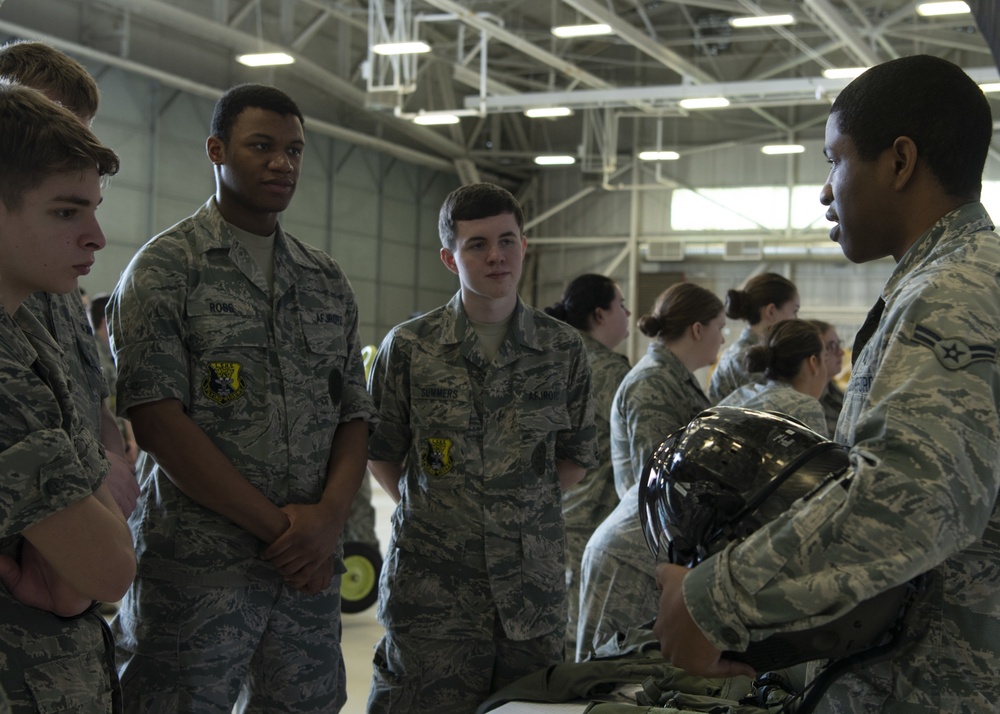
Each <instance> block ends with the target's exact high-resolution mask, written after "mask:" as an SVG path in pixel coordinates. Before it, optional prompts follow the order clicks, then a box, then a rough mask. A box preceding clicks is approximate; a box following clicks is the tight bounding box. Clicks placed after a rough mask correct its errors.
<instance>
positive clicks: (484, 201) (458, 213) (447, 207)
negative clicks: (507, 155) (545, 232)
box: [438, 183, 524, 250]
mask: <svg viewBox="0 0 1000 714" xmlns="http://www.w3.org/2000/svg"><path fill="white" fill-rule="evenodd" d="M503 213H510V214H513V216H514V220H515V221H517V230H518V233H524V211H522V210H521V204H519V203H518V202H517V199H516V198H514V196H513V194H511V192H510V191H508V190H507V189H505V188H501V187H500V186H497V185H496V184H492V183H470V184H468V185H466V186H462V187H460V188H456V189H455V190H454V191H452V192H451V193H449V194H448V196H447V197H446V198H445V199H444V203H443V204H441V212H440V213H439V214H438V234H439V235H440V236H441V245H443V246H444V247H445V248H447V249H448V250H455V223H456V222H457V221H475V220H478V219H480V218H492V217H493V216H499V215H501V214H503Z"/></svg>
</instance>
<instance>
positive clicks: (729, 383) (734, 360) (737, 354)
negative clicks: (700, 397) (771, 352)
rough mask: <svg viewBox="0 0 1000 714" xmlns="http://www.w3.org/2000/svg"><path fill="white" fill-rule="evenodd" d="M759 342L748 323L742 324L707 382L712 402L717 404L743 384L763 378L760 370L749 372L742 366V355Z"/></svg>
mask: <svg viewBox="0 0 1000 714" xmlns="http://www.w3.org/2000/svg"><path fill="white" fill-rule="evenodd" d="M760 343H761V339H760V337H758V336H757V333H756V332H754V331H753V330H751V329H750V326H749V325H746V326H744V328H743V332H741V333H740V336H739V339H737V340H736V342H734V343H733V344H731V345H730V346H729V349H727V350H726V351H725V352H723V353H722V356H721V357H719V363H718V364H717V365H715V370H714V371H713V372H712V378H711V380H709V383H708V398H709V399H710V400H711V402H712V404H717V403H718V402H719V400H720V399H722V398H723V397H726V396H728V395H729V394H731V393H732V392H734V391H736V389H737V388H739V387H742V386H743V385H744V384H749V383H751V382H756V381H758V380H760V379H761V378H763V376H764V375H763V374H762V373H760V372H754V373H750V372H747V371H746V370H745V369H744V368H743V355H744V354H745V353H746V351H747V350H748V349H750V348H751V347H753V346H754V345H759V344H760Z"/></svg>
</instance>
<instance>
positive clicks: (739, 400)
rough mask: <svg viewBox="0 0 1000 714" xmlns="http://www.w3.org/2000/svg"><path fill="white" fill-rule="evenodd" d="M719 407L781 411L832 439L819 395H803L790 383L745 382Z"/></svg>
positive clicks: (770, 381) (771, 380)
mask: <svg viewBox="0 0 1000 714" xmlns="http://www.w3.org/2000/svg"><path fill="white" fill-rule="evenodd" d="M718 406H720V407H746V408H747V409H759V410H760V411H764V412H777V413H778V414H784V415H785V416H790V417H792V418H793V419H797V420H798V421H800V422H802V423H803V424H805V425H806V426H808V427H809V428H810V429H812V430H813V431H815V432H816V433H817V434H821V435H823V436H825V437H827V438H830V434H829V432H828V431H827V430H826V414H825V413H824V412H823V405H822V404H820V403H819V400H818V399H816V398H815V397H811V396H809V395H808V394H803V393H802V392H800V391H798V390H797V389H795V388H794V387H793V386H792V385H790V384H788V383H786V382H779V381H777V380H774V379H768V380H765V381H763V382H755V383H754V384H744V385H743V386H742V387H740V388H739V389H737V390H736V391H735V392H732V393H730V395H729V396H728V397H726V398H725V399H723V400H722V401H721V402H719V404H718Z"/></svg>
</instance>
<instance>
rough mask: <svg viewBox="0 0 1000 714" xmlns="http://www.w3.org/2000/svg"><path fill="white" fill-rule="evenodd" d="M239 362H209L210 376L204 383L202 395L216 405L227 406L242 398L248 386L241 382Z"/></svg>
mask: <svg viewBox="0 0 1000 714" xmlns="http://www.w3.org/2000/svg"><path fill="white" fill-rule="evenodd" d="M242 366H243V365H241V364H240V363H239V362H209V363H208V365H207V367H208V376H207V377H205V381H204V382H202V385H201V391H202V393H203V394H204V395H205V396H206V397H208V398H209V399H211V400H212V401H213V402H215V403H216V404H220V405H225V404H229V403H230V402H232V401H235V400H237V399H239V398H240V397H242V396H243V395H244V394H245V393H246V391H247V387H246V385H245V384H244V383H243V382H242V381H241V380H240V368H241V367H242Z"/></svg>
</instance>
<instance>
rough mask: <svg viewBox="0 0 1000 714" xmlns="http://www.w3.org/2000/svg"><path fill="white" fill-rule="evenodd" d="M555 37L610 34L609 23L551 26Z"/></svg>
mask: <svg viewBox="0 0 1000 714" xmlns="http://www.w3.org/2000/svg"><path fill="white" fill-rule="evenodd" d="M552 34H553V35H555V36H556V37H563V38H565V37H594V36H595V35H610V34H611V25H605V24H604V23H597V24H590V25H560V26H559V27H553V28H552Z"/></svg>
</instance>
